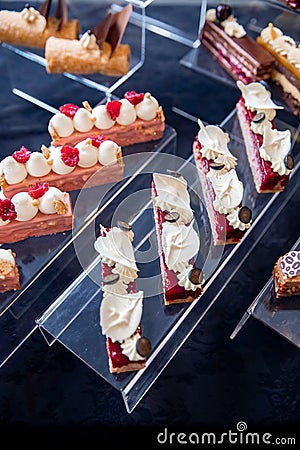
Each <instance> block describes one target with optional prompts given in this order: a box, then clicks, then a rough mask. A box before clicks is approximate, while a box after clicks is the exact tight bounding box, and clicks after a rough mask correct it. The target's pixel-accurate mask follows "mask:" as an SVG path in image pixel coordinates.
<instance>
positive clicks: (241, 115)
mask: <svg viewBox="0 0 300 450" xmlns="http://www.w3.org/2000/svg"><path fill="white" fill-rule="evenodd" d="M237 86H238V88H239V89H240V91H241V97H240V99H239V101H238V103H237V105H236V110H237V117H238V120H239V123H240V127H241V130H242V134H243V138H244V142H245V147H246V152H247V156H248V160H249V164H250V167H251V171H252V175H253V179H254V183H255V187H256V190H257V192H259V193H261V192H280V191H282V190H283V189H284V187H285V186H286V185H287V184H288V182H289V178H290V173H291V172H292V170H293V167H294V161H293V157H292V155H291V154H290V150H291V132H290V130H285V131H278V130H277V126H276V120H275V118H276V110H278V109H282V108H283V107H282V106H278V105H276V104H275V103H274V102H273V100H272V99H271V92H270V91H269V90H268V89H267V88H266V87H265V85H263V84H262V83H257V82H254V83H250V84H248V85H245V84H244V83H242V82H241V81H237Z"/></svg>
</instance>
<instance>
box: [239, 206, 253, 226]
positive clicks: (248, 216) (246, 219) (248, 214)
mask: <svg viewBox="0 0 300 450" xmlns="http://www.w3.org/2000/svg"><path fill="white" fill-rule="evenodd" d="M238 217H239V219H240V221H241V222H242V223H250V222H251V220H252V211H251V209H250V208H248V206H242V207H241V208H240V209H239V212H238Z"/></svg>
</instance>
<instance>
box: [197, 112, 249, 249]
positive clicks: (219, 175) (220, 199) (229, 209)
mask: <svg viewBox="0 0 300 450" xmlns="http://www.w3.org/2000/svg"><path fill="white" fill-rule="evenodd" d="M198 123H199V127H200V129H199V132H198V134H197V136H196V138H195V140H194V143H193V153H194V158H195V162H196V166H197V168H198V174H199V178H200V182H201V186H202V193H203V197H204V201H205V206H206V209H207V214H208V218H209V221H210V225H211V230H212V236H213V241H214V244H215V245H224V244H237V243H238V242H240V241H241V239H242V237H243V236H244V234H245V232H246V231H247V230H248V228H249V227H250V226H251V223H252V212H251V210H250V209H249V208H248V207H247V206H245V205H244V206H243V196H244V187H243V183H242V182H241V181H240V180H239V178H238V175H237V173H236V170H235V167H236V165H237V159H236V158H235V156H233V155H232V153H231V152H230V151H229V148H228V144H229V142H230V137H229V135H228V133H227V132H226V131H224V130H223V129H222V128H221V127H218V126H216V125H207V126H205V125H204V124H203V122H202V121H201V120H198Z"/></svg>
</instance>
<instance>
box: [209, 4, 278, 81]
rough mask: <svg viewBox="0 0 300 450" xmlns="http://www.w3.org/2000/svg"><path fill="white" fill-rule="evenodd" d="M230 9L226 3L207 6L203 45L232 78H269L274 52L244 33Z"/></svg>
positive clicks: (255, 79)
mask: <svg viewBox="0 0 300 450" xmlns="http://www.w3.org/2000/svg"><path fill="white" fill-rule="evenodd" d="M231 12H232V11H231V6H230V5H229V4H219V5H218V6H217V7H216V8H212V9H208V10H207V13H206V20H205V24H204V27H203V30H202V34H201V43H202V45H203V46H204V47H205V48H206V49H207V50H208V51H209V52H210V53H212V54H213V56H214V57H215V58H216V60H217V61H218V63H219V64H220V65H221V66H222V67H223V68H224V69H225V70H226V71H227V72H228V73H229V74H230V75H231V76H232V77H233V78H234V79H235V80H242V81H243V82H244V83H249V82H251V81H259V80H268V79H269V78H270V77H271V72H272V68H273V66H274V62H275V60H274V58H273V56H272V55H270V53H268V52H267V51H266V50H264V49H263V48H262V47H261V46H260V45H258V44H257V42H256V41H255V40H254V39H252V38H251V36H249V35H248V34H247V32H246V30H245V29H244V27H243V26H242V25H240V24H239V23H238V22H237V20H236V18H235V17H234V16H233V15H232V13H231Z"/></svg>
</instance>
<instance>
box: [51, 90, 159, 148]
mask: <svg viewBox="0 0 300 450" xmlns="http://www.w3.org/2000/svg"><path fill="white" fill-rule="evenodd" d="M82 105H83V106H82V107H78V106H76V105H73V104H70V103H68V104H66V105H62V106H61V107H60V108H59V112H58V113H56V114H55V115H54V116H53V117H52V118H51V119H50V121H49V125H48V130H49V133H50V135H51V138H52V142H51V144H52V146H62V145H73V146H75V145H76V144H77V143H78V142H79V141H82V140H84V139H86V138H88V137H93V136H94V137H96V136H98V135H103V134H104V135H105V136H106V138H107V139H111V140H113V141H115V142H118V144H119V145H120V146H122V147H125V146H128V145H133V144H138V143H144V142H150V141H156V140H159V139H161V138H162V136H163V133H164V130H165V116H164V113H163V109H162V106H160V105H159V103H158V101H157V99H156V98H155V97H154V96H153V95H151V93H150V92H146V93H143V92H140V93H138V92H135V91H127V92H125V94H124V98H122V99H120V100H111V101H107V102H106V104H103V105H96V106H95V107H94V108H92V107H91V106H90V104H89V103H88V102H87V101H84V102H82Z"/></svg>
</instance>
